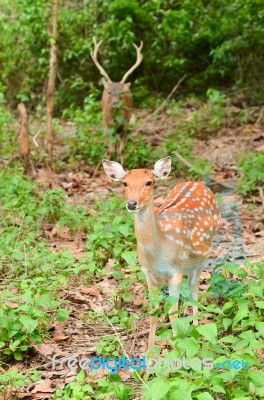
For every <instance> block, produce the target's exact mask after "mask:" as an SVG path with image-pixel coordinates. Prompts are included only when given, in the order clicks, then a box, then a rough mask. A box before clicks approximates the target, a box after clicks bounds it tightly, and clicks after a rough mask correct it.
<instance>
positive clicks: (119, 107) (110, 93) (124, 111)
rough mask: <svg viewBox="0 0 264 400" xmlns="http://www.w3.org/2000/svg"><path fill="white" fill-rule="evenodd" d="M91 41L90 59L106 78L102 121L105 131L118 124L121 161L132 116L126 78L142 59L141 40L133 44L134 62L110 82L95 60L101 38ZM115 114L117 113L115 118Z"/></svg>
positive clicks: (130, 96) (130, 94) (130, 98)
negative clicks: (118, 80)
mask: <svg viewBox="0 0 264 400" xmlns="http://www.w3.org/2000/svg"><path fill="white" fill-rule="evenodd" d="M93 42H94V51H93V52H91V57H92V60H93V62H94V64H95V65H96V67H97V68H98V69H99V71H100V73H101V75H102V76H103V77H104V78H105V79H106V80H104V82H103V84H104V90H103V95H102V100H101V104H102V117H103V123H104V126H105V131H106V132H107V131H108V129H109V127H110V126H111V124H112V123H115V124H116V123H117V124H118V126H117V128H118V131H119V132H120V142H119V150H118V153H119V157H120V159H121V162H122V159H123V153H124V146H125V139H126V133H127V124H128V123H129V121H130V119H131V116H132V103H133V102H132V93H131V90H130V85H131V83H130V82H127V83H126V80H127V78H128V77H129V75H130V74H131V73H132V72H133V71H134V70H135V69H136V68H137V67H138V66H139V64H140V63H141V61H142V58H143V57H142V54H141V50H142V47H143V42H140V46H137V45H136V44H133V46H134V47H135V49H136V52H137V60H136V62H135V64H134V65H133V66H132V67H131V68H130V69H129V70H128V71H127V72H126V73H125V75H124V76H123V78H122V79H121V81H120V82H112V81H111V79H110V78H109V75H108V74H107V73H106V71H105V70H104V69H103V67H102V66H101V65H100V64H99V62H98V60H97V53H98V50H99V47H100V46H101V44H102V40H101V41H100V42H99V43H97V41H96V38H95V37H93ZM115 114H116V115H117V116H116V118H115ZM120 115H121V121H120V118H118V116H120ZM108 150H109V151H108V152H109V153H111V152H112V148H111V146H109V148H108Z"/></svg>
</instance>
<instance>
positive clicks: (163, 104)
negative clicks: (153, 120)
mask: <svg viewBox="0 0 264 400" xmlns="http://www.w3.org/2000/svg"><path fill="white" fill-rule="evenodd" d="M186 76H187V74H185V75H183V76H182V77H181V79H180V80H179V81H178V82H177V83H176V85H175V86H174V88H173V89H172V91H171V92H170V94H169V95H168V97H167V98H166V99H165V100H164V101H163V103H161V105H160V106H159V107H158V108H157V109H156V110H155V111H154V112H153V113H152V114H157V113H158V112H159V111H160V110H162V109H163V108H164V106H165V104H166V103H167V101H168V100H169V99H170V98H171V96H172V95H173V94H174V93H175V92H176V90H177V89H178V87H179V86H180V84H181V83H182V82H183V81H184V79H185V78H186Z"/></svg>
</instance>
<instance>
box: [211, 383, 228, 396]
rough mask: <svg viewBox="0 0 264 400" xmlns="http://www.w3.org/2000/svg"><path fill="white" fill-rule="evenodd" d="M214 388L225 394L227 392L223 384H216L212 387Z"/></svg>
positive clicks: (216, 391)
mask: <svg viewBox="0 0 264 400" xmlns="http://www.w3.org/2000/svg"><path fill="white" fill-rule="evenodd" d="M212 390H213V391H214V392H215V393H223V394H225V393H226V391H225V389H224V388H223V387H222V386H220V385H214V386H213V387H212Z"/></svg>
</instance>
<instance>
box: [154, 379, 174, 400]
mask: <svg viewBox="0 0 264 400" xmlns="http://www.w3.org/2000/svg"><path fill="white" fill-rule="evenodd" d="M169 390H170V384H169V383H167V384H166V383H165V381H163V380H162V381H161V380H158V381H155V380H153V381H152V384H151V388H150V394H151V400H162V399H164V398H165V396H166V394H167V393H168V391H169Z"/></svg>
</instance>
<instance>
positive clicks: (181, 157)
mask: <svg viewBox="0 0 264 400" xmlns="http://www.w3.org/2000/svg"><path fill="white" fill-rule="evenodd" d="M172 154H174V155H175V157H176V158H177V160H179V161H180V162H181V163H182V164H183V165H185V167H187V168H189V169H195V167H194V165H193V164H192V163H191V162H190V161H188V160H186V159H185V158H184V157H183V156H181V155H180V154H179V153H178V151H176V150H175V151H173V153H172ZM211 180H212V181H213V182H214V183H217V184H218V185H221V186H223V187H224V188H227V189H231V188H232V186H230V185H228V183H225V182H222V181H219V180H218V179H215V178H213V177H211Z"/></svg>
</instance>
